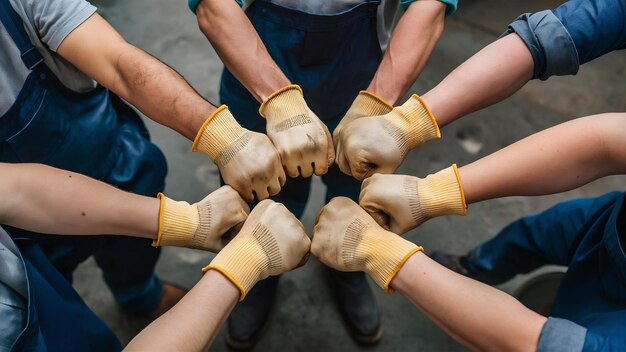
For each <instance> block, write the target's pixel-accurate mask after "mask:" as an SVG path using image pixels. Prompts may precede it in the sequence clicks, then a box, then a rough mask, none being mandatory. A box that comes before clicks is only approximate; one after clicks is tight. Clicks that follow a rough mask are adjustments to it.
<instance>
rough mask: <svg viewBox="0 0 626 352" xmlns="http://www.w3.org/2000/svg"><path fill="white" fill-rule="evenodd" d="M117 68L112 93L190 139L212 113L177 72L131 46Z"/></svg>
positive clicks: (125, 51)
mask: <svg viewBox="0 0 626 352" xmlns="http://www.w3.org/2000/svg"><path fill="white" fill-rule="evenodd" d="M116 69H117V70H116V71H117V75H116V78H117V79H116V80H114V81H113V84H112V85H111V87H110V89H111V90H112V91H113V92H115V93H117V94H118V95H119V96H121V97H122V98H124V99H125V100H127V101H128V102H130V103H131V104H133V105H134V106H136V107H137V108H138V109H139V110H140V111H141V112H143V113H144V114H145V115H146V116H148V117H150V118H151V119H152V120H154V121H156V122H158V123H160V124H162V125H165V126H168V127H170V128H172V129H174V130H176V131H177V132H179V133H180V134H182V135H183V136H185V137H187V138H188V139H190V140H193V139H194V138H195V136H196V134H197V133H198V130H199V129H200V127H201V126H202V123H203V122H204V120H206V118H207V117H209V115H210V114H211V113H212V112H213V111H215V107H214V106H213V105H212V104H210V103H209V102H208V101H206V100H205V99H204V98H202V96H200V94H199V93H198V92H196V91H195V90H194V89H193V88H192V87H191V86H190V85H189V83H187V81H185V79H184V78H183V77H182V76H181V75H180V74H179V73H178V72H176V71H175V70H174V69H172V68H171V67H169V66H167V65H166V64H164V63H162V62H161V61H159V60H157V59H156V58H154V57H152V56H151V55H149V54H147V53H146V52H144V51H143V50H141V49H138V48H136V47H134V46H132V45H130V44H128V45H126V49H125V50H123V51H122V54H120V56H119V58H118V60H117V63H116Z"/></svg>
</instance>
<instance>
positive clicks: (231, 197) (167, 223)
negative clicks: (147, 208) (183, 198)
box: [152, 186, 250, 252]
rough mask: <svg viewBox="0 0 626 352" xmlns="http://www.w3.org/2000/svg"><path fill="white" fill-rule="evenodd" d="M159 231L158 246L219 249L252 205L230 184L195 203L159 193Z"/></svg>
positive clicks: (241, 221) (156, 245) (246, 215)
mask: <svg viewBox="0 0 626 352" xmlns="http://www.w3.org/2000/svg"><path fill="white" fill-rule="evenodd" d="M159 199H160V200H161V208H160V209H159V232H158V234H157V239H156V240H154V241H153V242H152V245H153V246H154V247H159V246H176V247H187V248H197V249H203V250H206V251H211V252H218V251H220V250H221V249H222V248H224V246H225V245H226V243H227V242H228V240H229V239H230V236H229V234H230V230H231V229H234V228H236V227H237V226H238V225H240V224H242V223H243V222H244V221H245V220H246V218H247V217H248V213H250V208H249V207H248V204H246V202H244V200H243V199H241V197H240V196H239V193H237V191H235V190H234V189H232V188H231V187H230V186H223V187H221V188H219V189H218V190H217V191H215V192H213V193H211V194H209V195H208V196H206V198H204V199H203V200H201V201H199V202H198V203H195V204H189V203H187V202H178V201H175V200H172V199H169V198H167V197H166V196H165V195H164V194H163V193H159Z"/></svg>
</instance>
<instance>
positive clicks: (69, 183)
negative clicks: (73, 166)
mask: <svg viewBox="0 0 626 352" xmlns="http://www.w3.org/2000/svg"><path fill="white" fill-rule="evenodd" d="M0 179H2V183H1V184H0V199H2V202H0V203H1V204H0V223H1V224H6V225H10V226H15V227H18V228H22V229H25V230H30V231H36V232H41V233H50V234H64V235H84V234H119V235H134V236H137V237H145V238H155V237H156V234H157V229H158V214H159V200H157V199H156V198H149V197H143V196H139V195H135V194H132V193H128V192H124V191H121V190H119V189H117V188H114V187H112V186H109V185H107V184H104V183H102V182H99V181H96V180H93V179H91V178H89V177H86V176H83V175H80V174H77V173H74V172H70V171H64V170H59V169H54V168H51V167H48V166H43V165H38V164H2V163H0Z"/></svg>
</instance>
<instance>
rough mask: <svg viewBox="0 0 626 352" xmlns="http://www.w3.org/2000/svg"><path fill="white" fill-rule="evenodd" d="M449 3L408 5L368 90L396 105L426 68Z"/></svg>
mask: <svg viewBox="0 0 626 352" xmlns="http://www.w3.org/2000/svg"><path fill="white" fill-rule="evenodd" d="M445 10H446V5H445V4H443V3H442V2H440V1H438V0H419V1H416V2H414V3H413V4H411V6H409V8H408V10H407V11H406V13H405V14H404V15H403V16H402V19H401V20H400V22H399V23H398V26H397V27H396V29H395V30H394V32H393V35H392V36H391V40H390V41H389V45H388V47H387V51H386V52H385V56H384V57H383V60H382V62H381V63H380V66H379V67H378V70H377V71H376V74H375V75H374V78H373V79H372V82H371V83H370V85H369V87H368V88H367V90H368V91H369V92H371V93H374V94H376V95H378V96H379V97H381V98H383V99H385V100H386V101H388V102H389V103H391V104H395V103H396V102H397V101H398V99H400V97H402V96H403V95H404V94H405V93H406V92H407V90H408V89H409V88H410V87H411V85H412V84H413V82H415V80H416V79H417V77H418V76H419V74H420V73H421V72H422V70H423V69H424V66H425V65H426V62H427V61H428V58H429V57H430V54H431V52H432V51H433V48H434V47H435V44H437V41H438V40H439V37H440V36H441V32H442V31H443V26H444V15H445Z"/></svg>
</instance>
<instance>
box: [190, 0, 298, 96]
mask: <svg viewBox="0 0 626 352" xmlns="http://www.w3.org/2000/svg"><path fill="white" fill-rule="evenodd" d="M196 15H197V17H198V25H199V27H200V30H201V31H202V33H204V35H205V36H206V37H207V39H208V40H209V42H210V43H211V45H212V46H213V48H214V49H215V51H216V52H217V54H218V55H219V57H220V59H221V60H222V62H223V63H224V65H225V66H226V67H227V68H228V70H229V71H230V72H231V73H232V74H233V75H234V76H235V77H236V78H237V80H238V81H239V82H241V83H242V84H243V85H244V86H245V87H246V89H247V90H248V91H249V92H250V94H252V95H253V96H254V97H255V99H256V100H258V101H259V102H262V101H264V100H265V99H266V98H267V97H269V96H270V95H271V94H272V93H274V92H275V91H277V90H279V89H280V88H283V87H285V86H288V85H289V84H291V82H290V81H289V79H287V76H285V74H284V73H283V72H282V71H281V70H280V68H279V67H278V65H277V64H276V63H275V62H274V60H273V59H272V58H271V57H270V54H269V53H268V52H267V49H266V48H265V44H263V41H261V38H260V37H259V35H258V34H257V32H256V30H255V29H254V27H253V26H252V23H250V20H248V17H246V15H245V13H244V12H243V11H242V10H241V8H240V7H239V5H237V4H236V3H235V1H233V0H211V1H207V0H205V1H202V2H201V3H200V4H199V5H198V7H197V9H196ZM233 43H237V45H233Z"/></svg>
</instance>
